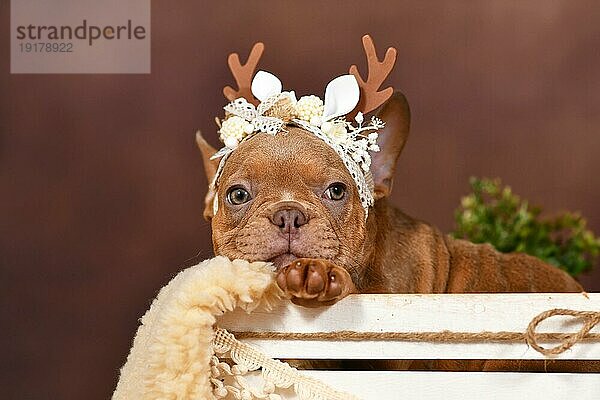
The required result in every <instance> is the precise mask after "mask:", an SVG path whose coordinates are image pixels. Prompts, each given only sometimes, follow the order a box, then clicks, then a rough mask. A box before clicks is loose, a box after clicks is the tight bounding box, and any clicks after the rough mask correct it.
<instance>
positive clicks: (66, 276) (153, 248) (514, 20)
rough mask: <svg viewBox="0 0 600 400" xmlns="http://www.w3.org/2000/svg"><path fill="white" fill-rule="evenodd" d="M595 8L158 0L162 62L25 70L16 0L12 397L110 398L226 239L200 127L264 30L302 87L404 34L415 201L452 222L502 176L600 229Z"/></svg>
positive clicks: (395, 78) (9, 85)
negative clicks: (186, 272)
mask: <svg viewBox="0 0 600 400" xmlns="http://www.w3.org/2000/svg"><path fill="white" fill-rule="evenodd" d="M598 21H600V6H599V5H598V3H597V2H596V1H593V0H592V1H582V0H580V1H577V2H573V1H568V0H565V1H545V0H540V1H527V2H522V1H514V2H513V1H500V0H498V1H493V2H471V1H468V2H457V1H453V2H441V1H440V2H420V1H414V2H399V1H389V2H381V1H373V0H370V1H343V2H342V1H339V2H326V3H325V2H316V1H315V2H306V1H302V2H301V1H295V2H292V1H277V0H273V1H261V2H254V1H252V2H249V1H248V2H242V1H239V2H226V1H220V2H211V3H207V2H201V1H192V0H189V1H178V2H167V1H162V2H158V1H155V2H153V4H152V73H151V74H150V75H10V74H9V60H8V58H7V57H8V56H7V55H8V54H9V35H8V26H9V7H8V1H7V0H2V1H1V2H0V26H2V28H1V32H2V33H1V35H2V37H1V40H0V54H1V55H2V57H1V62H0V135H1V136H0V183H1V187H2V195H1V200H0V210H1V223H0V230H1V241H0V260H1V268H2V269H1V271H2V277H1V281H2V283H3V288H2V290H1V291H0V293H1V294H0V296H1V300H2V302H1V303H0V304H1V307H2V311H3V312H2V319H3V321H2V330H1V332H2V338H3V343H4V344H6V345H7V350H5V351H4V352H3V357H2V365H1V366H0V369H1V370H2V378H3V381H4V382H3V383H2V385H1V387H2V388H3V395H2V397H3V398H14V399H17V398H18V399H49V398H52V399H59V398H60V399H106V398H107V397H109V394H110V393H111V391H112V390H113V388H114V385H115V382H116V377H117V371H118V368H119V367H120V365H121V364H122V363H123V362H124V360H125V356H126V354H127V350H128V348H129V346H130V341H131V338H132V335H133V333H134V331H135V329H136V326H137V318H138V317H140V315H141V314H142V313H143V312H144V310H145V309H146V308H147V307H148V305H149V301H150V299H151V298H152V297H153V296H154V295H155V293H156V291H157V290H158V289H159V288H160V287H161V286H162V285H163V284H165V283H166V282H167V281H168V280H169V278H171V277H172V276H173V275H174V274H175V273H176V272H177V271H178V270H180V269H181V268H182V267H183V266H185V265H189V264H190V263H191V262H192V261H193V260H197V259H203V258H207V257H209V256H210V255H211V245H210V236H209V226H208V225H207V224H206V223H205V222H204V221H203V220H202V217H201V214H202V199H203V194H204V190H205V185H206V182H205V178H204V175H203V172H202V168H201V162H200V159H199V156H198V153H197V150H196V148H195V146H194V140H193V137H194V132H195V130H196V129H197V128H202V129H203V130H204V131H205V133H206V135H207V136H208V137H209V138H210V139H212V141H213V143H214V144H216V135H215V126H214V123H213V122H212V119H213V117H214V116H215V115H220V114H221V110H220V107H222V106H223V105H224V98H223V96H222V94H221V89H222V87H223V86H224V85H225V84H231V83H233V82H232V79H231V77H230V75H229V73H228V71H227V68H226V62H225V60H226V56H227V54H228V52H230V51H240V52H242V53H243V54H244V57H245V55H246V54H247V52H248V51H249V49H250V47H251V45H252V43H253V42H254V41H256V40H262V41H264V42H265V44H266V52H265V55H264V57H263V60H262V62H261V66H262V67H263V68H265V69H268V70H271V71H273V72H275V73H276V74H277V75H278V76H279V77H280V78H281V79H282V80H283V82H284V83H285V85H286V86H287V87H289V88H295V89H296V90H297V92H299V93H300V94H303V93H322V90H323V88H324V85H325V84H326V83H327V82H328V81H329V80H330V79H331V78H332V77H334V76H336V75H338V74H341V73H344V72H346V71H347V68H348V66H349V65H350V64H352V63H359V66H361V67H363V68H364V59H363V58H364V56H363V53H362V48H361V42H360V37H361V35H362V34H363V33H366V32H369V33H371V34H372V35H373V37H374V38H375V41H376V42H377V43H378V44H379V46H381V47H383V46H388V45H393V46H396V47H397V48H398V50H399V61H398V65H397V68H396V69H395V71H394V72H393V74H392V76H391V78H390V83H391V84H393V85H394V86H395V87H397V88H399V89H402V90H403V91H404V92H405V93H406V95H407V96H408V98H409V100H410V103H411V106H412V110H413V128H412V136H411V138H410V140H409V142H408V146H406V149H405V152H404V155H403V156H402V158H401V161H400V166H399V170H398V173H397V176H396V185H395V192H394V200H395V202H396V204H398V205H399V206H401V207H402V208H403V209H404V210H405V211H407V212H408V213H409V214H412V215H415V216H418V217H420V218H422V219H425V220H428V221H430V222H432V223H434V224H436V225H438V226H439V227H440V228H442V229H443V230H446V231H448V230H450V229H451V227H452V223H453V222H452V212H453V209H454V208H455V207H456V205H457V204H458V202H459V198H460V196H461V195H462V194H464V193H465V192H466V191H467V179H468V177H469V176H470V175H479V176H491V177H494V176H499V177H501V178H503V179H504V180H505V182H507V183H509V184H511V185H512V187H513V189H514V190H515V191H516V192H517V193H520V194H522V195H523V196H524V197H526V198H529V199H530V200H532V201H533V202H534V203H538V204H542V205H543V206H544V207H545V209H546V210H548V211H550V212H555V211H559V210H562V209H570V210H580V211H581V212H582V213H583V214H584V215H585V216H587V218H588V219H589V223H590V225H591V226H592V227H593V228H594V229H595V231H596V232H600V208H599V207H598V206H597V203H598V200H599V199H600V186H599V185H598V181H597V178H596V172H597V171H598V170H599V169H600V158H598V156H597V154H598V150H599V149H600V113H599V112H598V105H599V104H600V51H599V50H598V43H599V41H600V24H598ZM582 280H583V281H584V283H585V284H586V285H587V287H588V289H590V290H600V269H598V270H597V271H596V273H595V274H589V275H587V276H585V277H583V279H582ZM7 391H8V392H7ZM5 396H8V397H5Z"/></svg>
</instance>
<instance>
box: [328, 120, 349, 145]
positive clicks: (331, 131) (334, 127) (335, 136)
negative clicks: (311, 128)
mask: <svg viewBox="0 0 600 400" xmlns="http://www.w3.org/2000/svg"><path fill="white" fill-rule="evenodd" d="M321 130H322V131H323V133H324V134H326V135H327V137H329V139H331V141H332V142H334V143H338V144H340V143H346V142H347V141H348V140H349V139H350V135H348V131H347V130H346V123H345V122H343V121H338V122H333V123H331V122H324V123H323V125H322V126H321Z"/></svg>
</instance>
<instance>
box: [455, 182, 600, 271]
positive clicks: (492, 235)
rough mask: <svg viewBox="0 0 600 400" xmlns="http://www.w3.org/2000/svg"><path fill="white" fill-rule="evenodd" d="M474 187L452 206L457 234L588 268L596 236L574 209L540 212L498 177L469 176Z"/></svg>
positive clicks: (597, 249)
mask: <svg viewBox="0 0 600 400" xmlns="http://www.w3.org/2000/svg"><path fill="white" fill-rule="evenodd" d="M469 183H470V185H471V190H472V192H471V193H470V194H468V195H467V196H465V197H463V198H462V200H461V205H460V206H459V207H458V209H457V210H456V212H455V219H456V229H455V231H454V232H453V233H451V234H452V235H453V236H454V237H456V238H461V239H467V240H470V241H472V242H474V243H490V244H491V245H493V246H494V247H495V248H496V249H498V250H499V251H501V252H503V253H510V252H523V253H527V254H530V255H532V256H535V257H538V258H540V259H542V260H544V261H546V262H548V263H550V264H553V265H556V266H557V267H559V268H562V269H563V270H565V271H567V272H568V273H569V274H571V275H573V276H577V275H579V274H581V273H582V272H584V271H587V270H589V269H591V268H592V266H593V265H594V262H595V261H596V259H597V257H598V255H599V254H600V239H599V238H597V237H596V236H595V235H594V233H593V232H592V231H591V230H589V229H587V227H586V220H585V219H584V218H583V217H582V216H581V215H580V214H578V213H572V212H564V213H561V214H559V215H556V216H554V217H547V218H544V217H541V215H540V214H541V213H542V210H541V208H540V207H537V206H531V205H530V204H529V202H528V201H527V200H524V199H521V198H520V197H519V196H517V195H515V194H514V193H513V192H512V191H511V189H510V187H509V186H502V182H501V181H500V179H488V178H481V179H480V178H474V177H472V178H471V179H470V180H469Z"/></svg>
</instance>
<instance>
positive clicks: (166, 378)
mask: <svg viewBox="0 0 600 400" xmlns="http://www.w3.org/2000/svg"><path fill="white" fill-rule="evenodd" d="M273 278H274V270H273V267H272V266H271V264H269V263H264V262H254V263H248V262H246V261H241V260H235V261H229V260H228V259H227V258H225V257H216V258H213V259H210V260H207V261H204V262H202V263H200V264H198V265H196V266H193V267H191V268H188V269H186V270H184V271H182V272H181V273H179V274H178V275H177V276H176V277H175V278H173V280H171V282H169V284H168V285H167V286H165V287H164V288H163V289H162V290H161V291H160V292H159V294H158V296H157V298H156V299H155V300H154V301H153V303H152V305H151V306H150V309H149V310H148V311H147V312H146V314H145V315H144V316H143V317H142V320H141V325H140V327H139V328H138V330H137V333H136V336H135V339H134V341H133V347H132V348H131V352H130V354H129V356H128V357H127V362H126V363H125V365H124V366H123V368H121V377H120V379H119V382H118V384H117V388H116V390H115V392H114V394H113V400H143V399H213V398H214V397H213V387H212V385H211V382H210V376H211V372H210V361H211V357H212V355H213V347H212V341H213V338H214V331H213V325H214V324H215V321H216V316H219V315H222V314H223V313H224V312H227V311H231V310H233V309H234V308H236V307H242V308H245V309H246V310H248V311H250V310H252V309H255V308H257V307H261V308H268V307H270V306H271V305H272V304H274V303H275V302H277V300H278V299H279V298H280V297H281V291H280V289H279V288H278V287H277V285H276V284H275V283H274V279H273Z"/></svg>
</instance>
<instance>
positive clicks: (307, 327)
mask: <svg viewBox="0 0 600 400" xmlns="http://www.w3.org/2000/svg"><path fill="white" fill-rule="evenodd" d="M553 308H566V309H573V310H579V311H600V293H590V294H588V295H584V294H563V293H561V294H556V293H552V294H546V293H533V294H532V293H511V294H460V295H456V294H455V295H449V294H441V295H432V294H428V295H352V296H349V297H348V298H346V299H344V300H343V301H341V302H339V303H337V304H335V305H333V306H330V307H323V308H315V309H309V308H304V307H299V306H295V305H293V304H291V303H290V302H285V303H284V304H283V305H281V306H280V307H279V308H277V309H276V310H273V311H272V312H269V313H264V312H255V313H252V314H251V315H247V314H246V313H245V312H243V311H241V310H236V311H235V312H233V313H229V314H226V315H225V316H223V317H222V318H220V320H219V321H218V324H219V325H220V326H221V327H223V328H225V329H227V330H229V331H240V332H243V331H252V332H256V331H259V332H263V331H265V332H299V333H304V332H332V331H342V330H347V331H355V332H441V331H444V330H450V331H455V332H482V331H490V332H499V331H512V332H524V331H525V330H526V328H527V325H528V324H529V322H530V321H531V319H532V318H533V317H535V316H536V315H538V314H539V313H541V312H543V311H546V310H549V309H553ZM579 328H580V324H576V323H574V322H573V319H572V318H569V317H552V318H551V319H549V320H547V321H544V322H543V323H542V324H541V325H540V326H539V329H538V332H557V333H571V332H575V331H577V330H579ZM592 332H593V333H600V326H596V327H595V328H594V329H593V330H592ZM243 341H244V342H246V343H248V344H251V345H253V346H255V347H257V348H258V349H260V350H261V351H262V352H264V353H265V354H266V355H268V356H269V357H273V358H287V359H544V358H545V357H544V356H543V355H541V354H540V353H538V352H536V351H535V350H534V349H532V348H530V347H528V346H527V345H526V344H525V343H444V344H441V343H425V342H408V341H315V340H306V341H298V340H259V339H245V340H243ZM556 358H557V359H572V360H600V343H598V342H581V343H577V344H576V345H575V346H574V347H573V348H572V349H570V350H568V351H566V352H565V353H563V354H561V355H559V356H557V357H556ZM304 372H305V373H306V374H307V375H310V376H314V377H317V378H319V379H322V380H323V381H325V382H327V383H328V384H330V385H331V386H333V387H335V388H337V389H340V390H343V391H346V392H350V393H353V394H356V395H358V396H360V397H362V398H365V399H400V398H402V399H441V398H443V399H478V400H480V399H521V398H529V399H538V398H539V399H544V400H551V399H566V398H569V397H573V398H577V399H578V400H582V399H590V400H591V399H595V400H598V399H600V374H568V373H566V374H540V373H493V372H417V371H304ZM290 398H294V397H293V396H291V397H290Z"/></svg>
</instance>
